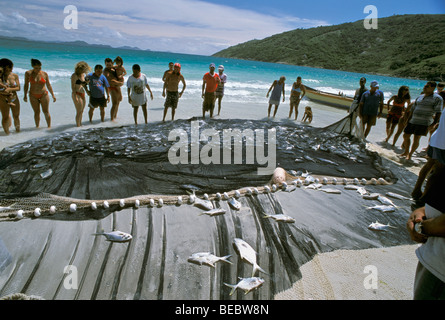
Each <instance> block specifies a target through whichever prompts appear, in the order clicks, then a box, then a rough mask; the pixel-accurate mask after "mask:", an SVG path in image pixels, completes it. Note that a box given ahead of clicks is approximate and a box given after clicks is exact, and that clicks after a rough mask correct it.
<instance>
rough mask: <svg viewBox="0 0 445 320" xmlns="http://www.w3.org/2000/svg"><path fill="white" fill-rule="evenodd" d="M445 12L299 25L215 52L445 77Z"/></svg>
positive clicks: (329, 67)
mask: <svg viewBox="0 0 445 320" xmlns="http://www.w3.org/2000/svg"><path fill="white" fill-rule="evenodd" d="M444 30H445V15H403V16H392V17H387V18H380V19H379V20H378V29H370V30H367V29H365V28H364V26H363V20H360V21H356V22H353V23H345V24H341V25H336V26H327V27H317V28H311V29H296V30H293V31H289V32H284V33H281V34H277V35H274V36H271V37H268V38H265V39H263V40H252V41H248V42H245V43H242V44H239V45H236V46H233V47H229V48H227V49H225V50H222V51H220V52H217V53H215V54H214V56H217V57H226V58H238V59H246V60H258V61H265V62H276V63H287V64H293V65H299V66H308V67H317V68H325V69H334V70H343V71H352V72H363V73H377V74H385V75H391V76H398V77H413V78H419V79H433V80H445V40H444V36H443V32H444Z"/></svg>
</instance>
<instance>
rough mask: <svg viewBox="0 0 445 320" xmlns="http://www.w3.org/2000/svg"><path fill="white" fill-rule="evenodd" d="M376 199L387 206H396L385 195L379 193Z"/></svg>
mask: <svg viewBox="0 0 445 320" xmlns="http://www.w3.org/2000/svg"><path fill="white" fill-rule="evenodd" d="M377 200H379V201H380V202H381V203H382V204H385V205H387V206H394V207H397V206H396V205H395V204H394V202H392V201H391V200H390V199H388V198H387V197H384V196H382V195H380V196H379V197H378V198H377Z"/></svg>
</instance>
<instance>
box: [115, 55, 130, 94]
mask: <svg viewBox="0 0 445 320" xmlns="http://www.w3.org/2000/svg"><path fill="white" fill-rule="evenodd" d="M113 62H114V63H115V64H116V65H114V66H113V69H114V70H115V71H116V77H117V78H118V79H119V81H122V80H124V77H125V76H126V75H127V70H125V68H124V60H123V59H122V58H121V57H119V56H117V57H116V59H114V61H113ZM119 94H120V97H119V101H122V92H121V91H120V90H119Z"/></svg>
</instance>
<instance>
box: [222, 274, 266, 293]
mask: <svg viewBox="0 0 445 320" xmlns="http://www.w3.org/2000/svg"><path fill="white" fill-rule="evenodd" d="M239 279H240V282H238V283H237V284H228V283H224V284H225V285H226V286H228V287H230V288H232V291H230V295H232V294H233V293H234V292H235V291H236V289H238V288H240V289H241V290H244V294H248V293H249V292H250V291H252V290H254V289H257V288H259V287H261V286H262V285H263V283H264V279H262V278H258V277H252V278H239Z"/></svg>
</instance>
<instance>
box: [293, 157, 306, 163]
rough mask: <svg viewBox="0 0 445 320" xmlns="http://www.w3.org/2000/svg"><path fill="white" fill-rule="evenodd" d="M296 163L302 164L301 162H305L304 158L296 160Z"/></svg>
mask: <svg viewBox="0 0 445 320" xmlns="http://www.w3.org/2000/svg"><path fill="white" fill-rule="evenodd" d="M295 162H296V163H301V162H304V159H303V158H296V159H295Z"/></svg>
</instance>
